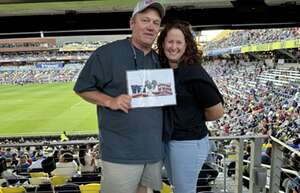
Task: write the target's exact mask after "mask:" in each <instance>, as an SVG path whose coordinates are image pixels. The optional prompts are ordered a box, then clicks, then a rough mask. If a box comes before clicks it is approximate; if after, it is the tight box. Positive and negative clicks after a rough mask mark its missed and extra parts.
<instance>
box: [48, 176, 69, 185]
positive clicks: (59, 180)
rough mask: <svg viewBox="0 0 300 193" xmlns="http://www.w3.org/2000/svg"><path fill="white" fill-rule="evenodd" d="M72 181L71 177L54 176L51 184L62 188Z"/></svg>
mask: <svg viewBox="0 0 300 193" xmlns="http://www.w3.org/2000/svg"><path fill="white" fill-rule="evenodd" d="M69 179H70V177H69V176H52V177H51V178H50V182H51V185H52V186H62V185H64V184H65V183H66V182H67V181H68V180H69Z"/></svg>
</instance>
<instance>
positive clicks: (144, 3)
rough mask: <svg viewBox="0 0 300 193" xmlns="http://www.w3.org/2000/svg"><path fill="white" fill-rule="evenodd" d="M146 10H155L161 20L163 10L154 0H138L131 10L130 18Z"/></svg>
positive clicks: (163, 14)
mask: <svg viewBox="0 0 300 193" xmlns="http://www.w3.org/2000/svg"><path fill="white" fill-rule="evenodd" d="M147 8H153V9H156V10H157V11H158V12H159V14H160V17H161V18H163V17H164V16H165V8H164V6H163V5H162V4H161V3H159V2H158V1H156V0H140V1H139V2H138V3H137V4H136V6H135V8H134V10H133V13H132V17H134V16H135V14H137V13H140V12H142V11H144V10H145V9H147Z"/></svg>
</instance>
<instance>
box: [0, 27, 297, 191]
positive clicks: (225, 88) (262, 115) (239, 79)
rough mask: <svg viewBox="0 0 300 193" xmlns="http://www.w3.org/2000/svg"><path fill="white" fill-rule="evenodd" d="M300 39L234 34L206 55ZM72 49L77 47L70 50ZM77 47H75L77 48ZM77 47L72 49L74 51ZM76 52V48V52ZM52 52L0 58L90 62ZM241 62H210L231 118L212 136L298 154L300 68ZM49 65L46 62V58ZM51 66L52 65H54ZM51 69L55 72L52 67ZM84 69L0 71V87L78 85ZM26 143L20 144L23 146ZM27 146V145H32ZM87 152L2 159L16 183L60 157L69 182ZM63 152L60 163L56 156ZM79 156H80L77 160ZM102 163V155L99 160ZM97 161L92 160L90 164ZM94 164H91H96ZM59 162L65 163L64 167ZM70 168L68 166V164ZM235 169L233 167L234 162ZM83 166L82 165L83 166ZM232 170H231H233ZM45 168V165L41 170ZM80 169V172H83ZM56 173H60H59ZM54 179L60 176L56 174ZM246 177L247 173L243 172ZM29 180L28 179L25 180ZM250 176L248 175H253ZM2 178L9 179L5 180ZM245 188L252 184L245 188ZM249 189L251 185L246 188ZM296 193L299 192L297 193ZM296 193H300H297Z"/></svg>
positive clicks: (233, 148)
mask: <svg viewBox="0 0 300 193" xmlns="http://www.w3.org/2000/svg"><path fill="white" fill-rule="evenodd" d="M296 38H300V31H299V28H284V29H262V30H239V31H234V32H232V33H230V35H229V36H228V37H227V38H224V39H222V40H220V41H218V42H211V43H210V44H209V45H206V47H205V49H216V48H226V47H233V46H241V45H245V44H258V43H266V42H274V41H280V40H286V39H296ZM69 45H72V44H69ZM74 45H75V44H74ZM74 45H72V46H74ZM75 47H76V46H75ZM57 53H58V52H53V53H51V54H50V55H46V56H44V55H43V54H41V53H38V54H35V53H29V54H24V55H22V54H21V55H18V54H1V55H0V60H20V59H21V60H23V59H24V58H25V60H34V59H36V58H38V60H39V59H43V58H44V57H46V58H55V57H58V56H59V57H65V56H74V54H75V55H76V56H84V57H86V56H88V55H89V54H90V52H76V53H72V54H71V53H68V52H66V53H61V55H56V54H57ZM242 57H243V56H241V58H239V59H238V61H237V60H230V59H218V60H214V61H211V60H210V61H207V62H205V65H204V66H205V68H206V69H207V70H208V71H209V73H210V74H211V75H212V76H213V78H214V80H215V81H216V83H217V84H218V87H219V88H220V90H221V92H222V94H223V95H224V98H225V105H226V107H225V110H226V113H225V115H224V117H223V118H221V119H220V120H218V121H215V122H210V123H208V126H209V129H210V130H211V131H212V135H213V136H214V135H216V136H224V135H225V136H226V135H236V136H240V135H245V136H252V135H270V136H274V137H276V138H278V139H280V140H281V141H283V142H285V143H286V144H288V145H289V146H290V147H293V148H295V149H296V150H298V151H299V149H300V146H299V143H300V130H299V129H300V94H299V92H300V88H299V83H300V69H299V68H292V69H287V68H275V67H270V66H268V65H266V64H265V62H264V61H262V60H261V61H254V62H249V61H246V60H244V59H243V58H242ZM270 57H273V56H271V55H264V57H262V58H266V59H267V58H270ZM44 59H45V58H44ZM50 61H51V59H50ZM49 66H50V67H49ZM82 66H83V65H82V63H75V64H74V63H73V64H63V66H53V67H51V65H47V67H45V68H41V67H37V66H36V65H25V66H0V84H25V83H51V82H69V81H74V80H76V78H77V76H78V73H79V72H80V70H81V68H82ZM22 142H24V141H22V140H21V141H17V143H22ZM27 142H28V141H27ZM29 142H32V143H36V142H43V139H41V140H40V141H39V140H32V141H29ZM1 143H2V144H13V143H16V142H15V141H12V140H5V141H2V142H1ZM214 144H215V145H216V147H217V148H212V149H213V150H212V151H213V152H218V153H220V154H223V155H224V157H225V158H226V157H229V156H230V154H233V155H234V154H236V153H237V151H238V142H237V141H234V140H233V141H229V140H228V141H223V142H216V143H214ZM245 144H246V145H245V149H244V151H245V156H244V159H246V160H247V159H249V158H250V150H249V144H248V141H245ZM96 148H97V147H94V148H91V147H88V149H87V150H86V151H87V152H88V153H89V154H90V158H91V157H93V156H94V155H93V156H92V154H95V153H96V152H99V151H98V150H96ZM271 148H272V147H271V146H270V142H269V140H266V141H265V144H264V146H263V152H262V163H264V164H268V165H270V163H271V154H270V152H271V151H270V149H271ZM82 149H84V150H85V148H83V147H79V146H71V147H69V148H67V149H66V147H63V146H61V147H55V148H52V147H51V148H50V147H39V148H25V149H22V148H13V149H12V148H0V156H1V157H3V158H5V162H6V163H7V165H8V166H9V167H10V169H12V170H13V171H15V174H16V176H15V178H22V177H21V176H20V175H22V173H26V175H27V176H28V175H29V171H30V167H32V165H35V164H33V163H35V161H38V160H40V158H41V159H42V160H47V157H49V156H50V157H51V156H54V157H56V166H57V168H60V165H61V164H62V165H68V166H70V168H73V169H72V170H71V173H69V174H70V176H76V175H81V174H82V173H81V172H79V171H80V169H79V168H81V169H82V168H84V167H82V166H81V165H82V156H81V155H85V153H82V152H81V150H82ZM55 152H60V153H59V155H61V159H58V157H57V156H56V155H55V154H56V153H55ZM285 153H286V156H285V157H286V158H290V159H285V160H284V163H283V165H282V167H285V168H289V169H291V170H294V171H297V172H299V171H300V167H299V165H300V164H299V162H300V158H299V157H298V155H297V154H293V153H290V152H285ZM73 155H75V156H73ZM94 157H97V158H98V162H99V163H100V162H101V160H100V158H99V155H97V156H94ZM91 159H92V158H91ZM91 159H89V160H90V161H91ZM59 160H60V161H61V162H62V163H61V164H59ZM64 163H67V164H64ZM233 163H234V162H233ZM80 164H81V165H80ZM229 165H230V164H229ZM39 166H40V165H39ZM80 166H81V167H80ZM95 166H96V167H93V170H95V171H97V170H99V167H100V164H98V165H97V164H95ZM229 167H231V169H230V170H228V175H229V176H231V175H233V174H234V164H232V165H231V166H229ZM56 172H57V171H56ZM56 172H54V173H49V175H55V173H56ZM244 174H245V175H247V170H245V171H244ZM26 175H25V176H26ZM248 175H249V174H248ZM2 178H5V177H4V176H3V175H2ZM287 178H288V179H289V182H288V183H287V184H288V185H285V187H286V186H288V187H289V188H290V190H295V189H297V188H299V187H300V186H299V179H298V178H297V177H296V176H288V175H286V174H285V173H284V172H282V181H281V186H282V187H281V188H282V189H283V181H284V180H285V179H287ZM244 184H247V183H246V182H245V183H244ZM246 186H247V185H246ZM295 187H296V188H295ZM297 192H299V191H298V190H297Z"/></svg>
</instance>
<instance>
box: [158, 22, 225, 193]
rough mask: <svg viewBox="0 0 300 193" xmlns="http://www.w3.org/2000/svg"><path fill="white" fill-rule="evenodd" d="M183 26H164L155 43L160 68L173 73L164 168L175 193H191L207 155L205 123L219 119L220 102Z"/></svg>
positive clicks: (177, 24)
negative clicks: (173, 95) (173, 99)
mask: <svg viewBox="0 0 300 193" xmlns="http://www.w3.org/2000/svg"><path fill="white" fill-rule="evenodd" d="M189 26H190V25H189V24H188V23H187V22H181V21H177V22H172V23H169V24H167V25H166V26H165V28H164V29H163V30H162V32H161V34H160V36H159V38H158V40H157V46H158V52H159V55H160V62H161V65H162V66H163V67H165V68H169V67H171V68H172V69H173V70H174V76H175V89H176V94H177V96H176V99H177V105H176V106H170V107H167V108H166V115H167V116H166V117H167V118H168V121H169V122H168V123H169V126H168V128H170V129H169V130H168V132H167V135H165V136H167V138H168V139H169V140H168V142H167V164H166V168H167V171H168V175H169V178H170V180H171V183H172V184H173V186H174V192H175V193H195V192H196V184H197V177H198V174H199V172H200V170H201V167H202V165H203V162H204V161H205V160H206V158H207V154H208V151H209V141H208V136H207V134H208V130H207V127H206V125H205V122H206V121H212V120H216V119H218V118H220V117H221V116H222V115H223V113H224V112H223V98H222V95H221V94H220V92H219V91H218V88H217V86H216V85H215V83H214V82H213V80H212V79H211V77H210V76H209V75H208V74H207V72H206V71H205V70H204V69H203V68H202V66H201V64H200V62H201V55H200V52H199V51H198V49H197V44H196V42H195V40H194V38H193V36H192V33H191V30H190V27H189Z"/></svg>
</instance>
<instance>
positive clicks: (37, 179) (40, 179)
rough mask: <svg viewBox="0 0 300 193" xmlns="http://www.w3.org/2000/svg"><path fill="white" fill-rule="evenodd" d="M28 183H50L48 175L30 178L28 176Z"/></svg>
mask: <svg viewBox="0 0 300 193" xmlns="http://www.w3.org/2000/svg"><path fill="white" fill-rule="evenodd" d="M29 183H30V184H31V185H39V184H46V183H50V178H48V177H32V178H29Z"/></svg>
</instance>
